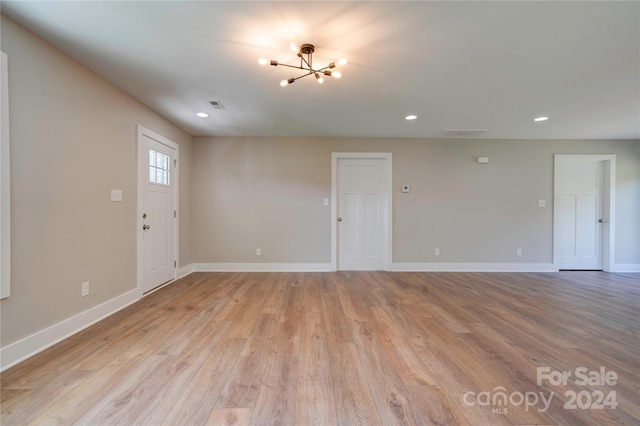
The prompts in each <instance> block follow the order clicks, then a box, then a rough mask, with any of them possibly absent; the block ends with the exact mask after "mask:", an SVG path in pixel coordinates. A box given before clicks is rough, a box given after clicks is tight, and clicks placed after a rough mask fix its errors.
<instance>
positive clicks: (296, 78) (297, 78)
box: [293, 72, 314, 81]
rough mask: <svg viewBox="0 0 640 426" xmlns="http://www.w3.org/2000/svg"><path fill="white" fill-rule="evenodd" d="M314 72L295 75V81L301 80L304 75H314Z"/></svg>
mask: <svg viewBox="0 0 640 426" xmlns="http://www.w3.org/2000/svg"><path fill="white" fill-rule="evenodd" d="M313 74H314V73H313V72H308V73H306V74H303V75H301V76H300V77H294V78H293V81H296V80H300V79H301V78H304V77H307V76H309V75H313Z"/></svg>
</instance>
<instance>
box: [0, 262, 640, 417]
mask: <svg viewBox="0 0 640 426" xmlns="http://www.w3.org/2000/svg"><path fill="white" fill-rule="evenodd" d="M639 282H640V275H638V274H610V273H602V272H562V273H439V272H434V273H409V272H337V273H302V272H290V273H230V272H219V273H200V272H198V273H193V274H190V275H189V276H187V277H185V278H184V279H181V280H178V281H176V282H175V283H173V284H171V285H168V286H165V287H163V288H161V289H159V290H158V291H155V292H152V293H150V294H148V295H147V296H146V297H144V298H143V299H142V300H140V301H139V302H138V303H135V304H133V305H131V306H129V307H127V308H125V309H123V310H121V311H119V312H118V313H116V314H114V315H112V316H110V317H108V318H106V319H104V320H103V321H100V322H99V323H97V324H94V325H93V326H91V327H89V328H87V329H86V330H84V331H82V332H80V333H78V334H76V335H74V336H72V337H70V338H69V339H66V340H64V341H62V342H60V343H59V344H57V345H54V346H53V347H51V348H49V349H47V350H45V351H43V352H41V353H40V354H38V355H36V356H34V357H32V358H30V359H28V360H26V361H24V362H22V363H20V364H18V365H16V366H14V367H12V368H10V369H8V370H7V371H4V372H2V373H0V397H1V399H0V415H1V417H0V423H2V424H3V425H4V424H7V425H23V424H61V425H67V424H90V425H93V424H100V425H111V424H127V425H129V424H132V425H133V424H141V425H151V424H153V425H156V424H165V425H187V424H188V425H204V424H234V425H247V424H288V425H301V424H302V425H307V424H308V425H314V424H327V425H332V424H339V425H348V426H351V425H376V424H384V425H387V424H435V425H456V424H459V425H473V426H476V425H491V426H494V425H512V426H513V425H522V424H536V425H544V424H554V425H565V424H566V425H574V424H575V425H578V424H580V425H582V424H584V425H604V424H606V425H614V424H615V425H637V424H640V404H639V400H640V376H639V375H638V371H639V370H640V357H639V356H638V341H639V339H640V285H638V283H639ZM539 367H546V368H550V369H551V370H552V371H556V372H570V373H571V374H572V376H571V377H570V379H569V380H568V381H567V383H551V382H550V381H549V380H548V379H546V380H543V382H542V383H541V384H538V383H537V377H536V376H537V369H538V368H539ZM579 367H585V368H586V369H588V370H591V371H594V372H596V371H599V369H600V368H602V367H604V368H605V369H606V370H607V371H613V372H615V373H616V375H617V381H615V383H610V384H594V383H590V384H587V385H584V384H578V383H577V382H576V381H575V380H576V369H577V368H579ZM502 391H504V392H505V394H506V395H515V398H516V399H512V400H506V402H504V403H502V404H500V405H494V404H495V402H496V401H498V402H500V399H497V400H495V399H493V400H492V399H491V396H492V395H493V396H494V397H496V395H494V394H495V393H496V392H498V393H499V392H502ZM598 391H601V392H603V393H609V392H612V394H611V395H614V394H613V392H615V397H614V401H612V402H615V403H616V404H617V406H616V407H615V409H614V408H611V407H608V406H605V407H602V408H601V409H593V408H589V407H582V408H580V407H577V408H576V409H568V408H567V406H566V404H567V403H568V402H569V401H570V394H571V392H574V393H575V394H578V393H580V394H581V395H582V396H581V398H582V402H584V401H585V400H586V399H585V398H587V397H589V398H594V395H596V394H595V393H594V392H598ZM526 392H529V393H531V392H537V393H538V394H545V395H547V396H548V395H551V394H553V395H554V396H553V398H552V399H551V400H550V402H549V404H548V406H546V407H545V410H543V411H541V410H539V408H542V405H541V404H538V405H537V406H535V407H527V406H526V405H525V404H523V403H518V399H517V394H518V393H520V394H522V395H524V393H526ZM481 395H484V397H485V400H484V401H485V402H486V403H484V404H481V403H480V402H481V401H483V400H482V399H481ZM498 396H499V395H498ZM529 397H531V396H529ZM469 398H471V400H469Z"/></svg>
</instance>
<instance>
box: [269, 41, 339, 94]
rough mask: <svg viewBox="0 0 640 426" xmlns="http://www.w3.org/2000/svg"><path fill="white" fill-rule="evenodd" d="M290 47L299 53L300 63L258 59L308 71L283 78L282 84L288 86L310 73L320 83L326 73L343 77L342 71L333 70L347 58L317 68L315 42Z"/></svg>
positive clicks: (330, 75)
mask: <svg viewBox="0 0 640 426" xmlns="http://www.w3.org/2000/svg"><path fill="white" fill-rule="evenodd" d="M289 47H291V50H293V51H294V52H297V55H298V57H299V58H300V65H289V64H281V63H280V62H278V61H274V60H273V59H271V60H269V59H265V58H260V59H258V63H259V64H260V65H273V66H274V67H277V66H281V67H289V68H295V69H299V70H303V71H305V72H306V74H303V75H301V76H299V77H291V78H290V79H288V80H282V81H281V82H280V86H282V87H286V86H288V85H290V84H291V83H293V82H295V81H296V80H299V79H301V78H303V77H307V76H309V75H313V76H314V77H315V78H316V81H317V82H318V83H319V84H322V83H324V76H325V75H326V76H328V77H333V78H340V77H342V73H340V72H339V71H332V70H333V68H335V67H338V66H342V65H345V64H346V63H347V60H346V59H340V60H339V61H337V62H331V63H330V64H329V65H327V66H326V67H322V68H317V69H316V68H313V52H314V51H315V50H316V47H315V46H314V45H313V44H308V43H305V44H303V45H302V46H300V49H298V47H297V46H296V45H295V44H294V43H291V44H290V45H289Z"/></svg>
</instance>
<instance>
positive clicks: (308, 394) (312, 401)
mask: <svg viewBox="0 0 640 426" xmlns="http://www.w3.org/2000/svg"><path fill="white" fill-rule="evenodd" d="M295 412H296V416H295V422H294V424H296V425H308V426H324V425H326V426H331V425H338V416H337V415H336V401H335V398H334V393H333V385H331V384H315V385H298V392H297V394H296V411H295Z"/></svg>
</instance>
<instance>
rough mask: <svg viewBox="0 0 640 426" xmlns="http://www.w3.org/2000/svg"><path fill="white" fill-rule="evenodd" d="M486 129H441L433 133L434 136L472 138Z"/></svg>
mask: <svg viewBox="0 0 640 426" xmlns="http://www.w3.org/2000/svg"><path fill="white" fill-rule="evenodd" d="M486 131H487V129H443V130H440V131H439V132H437V133H436V134H434V135H433V137H434V138H474V137H476V136H478V135H480V134H482V133H484V132H486Z"/></svg>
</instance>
